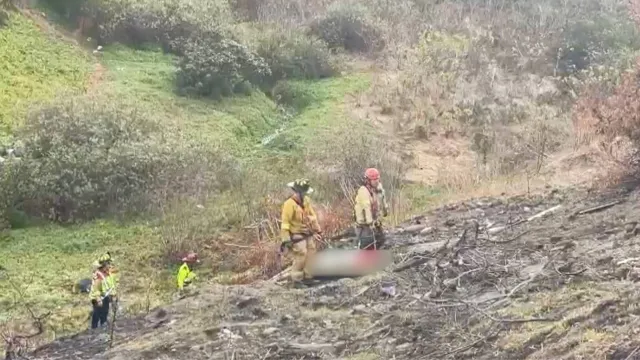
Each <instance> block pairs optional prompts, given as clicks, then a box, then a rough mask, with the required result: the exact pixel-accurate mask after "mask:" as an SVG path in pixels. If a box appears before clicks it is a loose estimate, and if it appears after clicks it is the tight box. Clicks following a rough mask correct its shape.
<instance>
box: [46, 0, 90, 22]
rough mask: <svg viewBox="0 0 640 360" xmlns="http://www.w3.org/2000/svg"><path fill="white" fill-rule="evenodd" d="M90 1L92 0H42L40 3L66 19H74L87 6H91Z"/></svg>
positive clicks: (81, 13)
mask: <svg viewBox="0 0 640 360" xmlns="http://www.w3.org/2000/svg"><path fill="white" fill-rule="evenodd" d="M92 2H93V1H92V0H42V4H44V5H45V6H47V7H49V8H50V9H51V10H53V11H55V12H56V13H57V14H58V15H60V16H61V17H62V18H63V19H65V20H67V21H75V20H76V19H77V18H78V17H79V16H81V15H83V13H84V11H85V10H86V8H87V6H91V5H92Z"/></svg>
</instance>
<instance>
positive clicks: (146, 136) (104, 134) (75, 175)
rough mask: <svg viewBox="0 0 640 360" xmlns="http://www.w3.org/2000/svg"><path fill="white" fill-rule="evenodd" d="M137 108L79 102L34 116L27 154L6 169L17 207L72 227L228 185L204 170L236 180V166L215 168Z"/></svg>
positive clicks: (23, 134) (26, 133) (22, 135)
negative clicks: (67, 223)
mask: <svg viewBox="0 0 640 360" xmlns="http://www.w3.org/2000/svg"><path fill="white" fill-rule="evenodd" d="M133 109H134V108H132V107H129V106H127V105H126V104H122V103H112V102H111V103H110V102H104V101H99V99H91V98H76V99H72V100H69V101H63V102H60V103H57V104H53V105H48V106H45V107H43V108H41V109H39V110H38V111H36V112H34V113H33V114H32V115H31V116H30V117H29V118H28V120H27V123H26V125H25V127H24V129H22V130H21V131H20V132H19V133H18V138H19V139H20V140H21V141H22V142H23V143H24V148H25V153H24V156H23V157H22V158H21V159H20V161H12V162H11V164H10V166H7V167H5V169H4V176H6V177H7V179H8V182H9V184H11V185H13V186H12V188H13V189H14V193H13V194H11V195H10V196H11V206H12V207H13V208H15V209H17V210H24V211H25V212H26V213H27V214H29V215H31V216H40V217H49V218H51V219H54V220H57V221H60V222H74V221H80V220H88V219H92V218H95V217H98V216H102V215H111V214H125V213H131V212H133V213H137V212H143V211H146V210H152V209H153V208H154V207H157V206H160V205H162V204H163V203H164V202H165V201H166V199H168V198H171V197H173V196H177V194H178V193H180V192H186V191H190V192H192V193H196V194H197V193H199V192H204V191H205V190H209V189H210V188H211V187H219V188H220V189H223V188H225V186H226V183H225V181H224V180H222V179H219V178H216V177H214V176H211V173H210V172H207V171H206V169H210V168H209V166H210V165H211V166H212V167H213V166H218V167H219V171H221V172H222V171H225V170H226V171H229V175H231V174H233V172H232V171H230V170H231V169H232V168H231V167H225V166H221V163H222V162H219V163H218V164H217V165H213V164H212V159H213V158H212V157H211V156H209V155H211V154H207V153H206V152H205V151H203V150H201V149H198V148H194V147H193V146H190V145H189V144H188V143H184V142H182V141H181V139H179V138H178V137H177V136H174V135H173V134H174V133H175V132H171V131H170V129H163V128H160V127H159V126H157V124H156V122H155V121H154V120H153V119H152V118H151V117H150V116H148V115H147V114H144V113H141V112H139V111H136V110H133ZM187 175H188V177H187ZM187 182H188V183H187Z"/></svg>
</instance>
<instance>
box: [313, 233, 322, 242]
mask: <svg viewBox="0 0 640 360" xmlns="http://www.w3.org/2000/svg"><path fill="white" fill-rule="evenodd" d="M313 239H314V240H316V241H321V240H322V231H318V232H317V233H315V234H313Z"/></svg>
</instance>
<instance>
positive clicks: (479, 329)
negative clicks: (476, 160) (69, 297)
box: [29, 190, 640, 360]
mask: <svg viewBox="0 0 640 360" xmlns="http://www.w3.org/2000/svg"><path fill="white" fill-rule="evenodd" d="M639 196H640V191H636V190H631V191H629V190H626V191H618V190H616V191H609V192H606V193H604V192H603V193H589V192H587V191H583V190H571V191H569V190H556V191H550V192H548V193H547V194H545V195H541V196H522V197H515V198H483V199H475V200H472V201H465V202H461V203H457V204H454V205H449V206H447V207H443V208H440V209H437V210H434V211H432V212H430V213H428V214H425V215H424V216H423V217H420V218H414V219H412V220H411V222H410V223H407V224H405V225H404V226H401V227H398V228H396V229H391V230H390V234H389V238H390V239H389V241H388V243H389V246H390V250H391V251H393V253H394V257H395V263H394V264H393V266H391V267H390V268H389V269H387V270H386V271H384V272H380V273H377V274H374V275H370V276H367V277H363V278H358V279H341V280H338V281H333V282H327V283H324V284H322V285H320V286H317V287H314V288H309V289H288V288H283V287H282V286H279V285H277V284H274V283H270V282H261V283H255V284H251V285H242V286H216V287H211V288H206V289H205V288H202V289H200V293H199V294H198V295H195V296H193V297H189V298H185V299H182V300H180V301H177V302H175V303H173V304H171V305H169V306H166V307H163V308H158V309H154V310H152V311H151V312H150V313H149V314H148V315H146V316H144V317H138V318H129V319H123V320H119V321H118V322H117V324H116V330H115V341H114V344H113V347H111V346H110V345H111V344H110V343H109V341H108V340H109V339H108V333H107V332H101V333H91V332H86V333H81V334H78V335H76V336H74V337H70V338H65V339H59V340H57V341H55V342H53V343H51V344H49V345H47V346H44V347H41V348H39V349H38V350H37V351H35V352H34V353H32V354H31V356H30V357H29V358H30V359H50V360H53V359H65V360H66V359H113V360H118V359H122V360H125V359H127V360H133V359H192V360H197V359H302V358H304V359H338V358H339V359H392V358H395V359H436V358H437V359H487V360H489V359H525V358H526V359H587V358H588V359H620V360H624V359H636V358H637V359H640V350H639V349H640V341H639V340H638V336H637V334H638V330H637V328H638V326H637V324H638V321H639V319H640V307H638V305H637V301H636V299H637V294H638V291H639V289H640V286H638V283H637V281H638V280H639V279H640V271H638V269H637V268H636V266H635V265H636V264H637V263H638V262H640V243H639V241H638V240H639V237H638V234H639V233H640V227H637V222H638V221H639V220H640V205H638V204H639V203H638V197H639Z"/></svg>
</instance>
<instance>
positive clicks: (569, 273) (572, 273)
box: [553, 266, 589, 276]
mask: <svg viewBox="0 0 640 360" xmlns="http://www.w3.org/2000/svg"><path fill="white" fill-rule="evenodd" d="M553 269H554V270H555V271H556V272H557V273H558V274H560V275H563V276H576V275H580V274H582V273H583V272H585V271H587V270H589V268H584V269H582V270H578V271H575V272H562V271H560V268H559V267H555V266H554V267H553Z"/></svg>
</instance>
